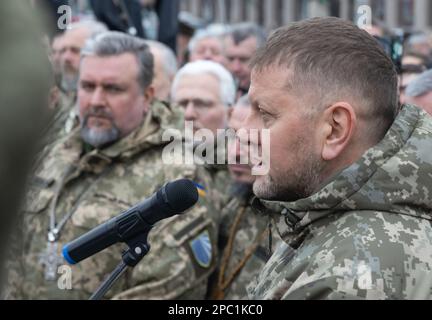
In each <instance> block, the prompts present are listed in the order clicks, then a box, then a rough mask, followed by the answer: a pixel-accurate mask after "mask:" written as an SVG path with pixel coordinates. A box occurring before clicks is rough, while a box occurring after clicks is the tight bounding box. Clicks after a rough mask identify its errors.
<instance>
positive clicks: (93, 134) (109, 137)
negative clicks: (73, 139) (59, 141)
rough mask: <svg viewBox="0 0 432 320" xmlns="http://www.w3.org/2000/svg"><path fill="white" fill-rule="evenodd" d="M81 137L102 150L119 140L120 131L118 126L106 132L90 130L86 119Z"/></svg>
mask: <svg viewBox="0 0 432 320" xmlns="http://www.w3.org/2000/svg"><path fill="white" fill-rule="evenodd" d="M81 137H82V139H83V140H84V142H86V143H88V144H89V145H91V146H93V147H95V148H101V147H104V146H106V145H108V144H111V143H113V142H115V141H117V140H119V138H120V130H119V129H118V128H117V127H116V126H113V127H112V128H111V129H109V130H104V131H100V130H94V129H90V128H88V127H87V119H86V120H85V121H84V123H83V125H82V127H81Z"/></svg>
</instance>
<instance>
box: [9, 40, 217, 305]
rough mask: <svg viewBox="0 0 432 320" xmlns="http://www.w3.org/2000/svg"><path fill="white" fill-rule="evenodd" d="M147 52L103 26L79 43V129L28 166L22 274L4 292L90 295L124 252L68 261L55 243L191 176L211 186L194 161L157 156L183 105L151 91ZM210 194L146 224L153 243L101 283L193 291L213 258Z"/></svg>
mask: <svg viewBox="0 0 432 320" xmlns="http://www.w3.org/2000/svg"><path fill="white" fill-rule="evenodd" d="M152 79H153V56H152V55H151V53H150V51H149V48H148V46H147V45H146V44H145V41H144V40H141V39H138V38H134V37H132V36H128V35H126V34H122V33H118V32H107V33H103V34H100V35H98V36H96V37H95V38H93V39H92V40H90V41H88V42H87V44H86V46H85V47H84V48H83V50H82V56H81V64H80V78H79V89H78V104H79V114H80V119H81V128H77V129H76V130H75V131H73V132H72V133H71V134H70V135H69V136H68V137H67V138H66V139H64V140H60V141H59V142H58V143H57V144H55V146H54V148H52V150H51V151H50V153H49V154H48V155H47V157H46V158H45V159H43V161H42V164H41V165H40V166H39V167H38V168H36V169H35V173H34V178H33V180H32V184H31V186H29V189H30V190H29V193H28V197H27V203H26V205H25V207H24V216H25V219H24V223H23V233H22V260H21V262H22V270H21V271H22V276H21V278H19V281H17V282H15V283H12V284H10V286H9V297H11V298H26V299H87V298H88V297H89V296H90V295H91V294H92V293H93V292H94V291H95V290H96V289H97V288H98V286H99V285H100V283H101V282H102V281H103V280H104V279H105V277H106V276H107V275H108V274H109V273H110V272H111V271H113V269H114V268H115V266H116V265H117V264H118V263H119V262H120V261H121V255H122V247H123V246H121V245H114V246H112V247H110V248H108V249H107V250H104V251H103V252H100V253H99V254H97V255H94V256H93V257H90V258H89V259H87V260H85V261H83V262H81V263H80V264H78V265H76V266H73V267H69V266H66V265H64V264H65V262H64V261H63V259H61V258H60V257H61V256H60V252H61V248H62V247H63V246H64V245H65V244H66V243H68V242H70V241H71V240H73V239H76V238H77V237H78V236H80V235H82V234H83V233H85V232H87V231H89V230H91V229H92V228H94V227H96V226H98V225H99V224H101V223H103V222H105V221H106V220H108V219H110V218H112V217H113V216H115V215H118V214H119V213H120V212H122V211H124V210H125V209H128V208H130V207H131V206H133V205H134V204H136V203H138V202H140V201H142V200H143V199H144V198H146V197H148V196H150V195H152V194H153V193H154V192H155V191H157V190H158V189H159V188H160V187H162V186H163V185H164V184H165V183H166V182H169V181H172V180H176V179H180V178H189V179H192V180H194V181H196V182H197V183H199V184H202V185H203V186H204V187H206V188H207V190H208V191H209V195H211V194H213V193H212V192H210V191H212V190H211V189H212V186H211V185H209V183H208V181H209V179H207V178H206V177H204V173H203V172H202V171H200V173H198V169H197V167H196V166H193V165H189V166H187V165H164V163H163V162H162V150H163V148H164V147H165V146H166V144H167V142H166V141H164V140H163V133H164V131H165V130H166V129H169V128H173V129H175V128H182V127H183V123H184V118H183V113H182V110H181V109H179V108H175V107H171V106H169V105H167V104H163V103H159V102H158V103H154V104H151V101H152V100H153V88H152V87H151V85H150V84H151V83H152ZM215 205H216V200H215V199H213V198H212V197H211V196H209V197H207V198H202V199H200V201H199V203H198V204H197V206H196V207H194V209H192V210H191V211H190V212H188V213H187V214H184V215H180V216H176V217H174V218H171V219H167V220H163V221H161V222H160V223H158V224H157V225H156V226H155V228H154V229H153V230H152V231H151V232H150V235H149V244H150V245H151V250H150V252H149V254H148V255H147V256H146V257H145V258H144V260H143V261H142V262H141V263H139V264H138V265H137V266H136V267H135V268H134V269H133V270H128V271H127V273H126V275H125V276H124V277H122V278H120V279H119V281H118V283H117V284H116V286H115V287H114V288H113V289H112V290H111V291H110V292H108V295H107V297H108V298H116V299H174V298H183V299H190V298H195V299H200V298H204V295H205V292H206V289H207V277H208V275H209V274H210V273H211V272H212V271H213V269H214V266H215V263H216V254H217V252H216V250H217V248H216V246H215V241H216V237H217V229H216V225H215V224H214V222H213V220H212V219H211V216H213V215H214V214H211V213H210V212H211V210H214V206H215Z"/></svg>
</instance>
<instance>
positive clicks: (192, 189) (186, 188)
mask: <svg viewBox="0 0 432 320" xmlns="http://www.w3.org/2000/svg"><path fill="white" fill-rule="evenodd" d="M165 192H166V197H167V200H168V203H169V206H170V207H171V208H173V209H175V210H177V211H178V212H179V213H180V212H184V211H186V210H188V209H190V208H191V207H193V206H194V205H195V204H196V203H197V202H198V199H199V194H198V188H197V185H196V184H195V183H194V182H192V181H191V180H188V179H181V180H177V181H174V182H170V183H168V184H167V185H166V186H165Z"/></svg>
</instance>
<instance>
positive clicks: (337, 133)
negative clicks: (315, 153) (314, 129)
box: [321, 102, 357, 161]
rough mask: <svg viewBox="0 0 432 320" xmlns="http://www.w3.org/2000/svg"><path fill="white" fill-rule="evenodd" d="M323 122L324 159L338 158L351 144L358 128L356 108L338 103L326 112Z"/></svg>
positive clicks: (344, 103)
mask: <svg viewBox="0 0 432 320" xmlns="http://www.w3.org/2000/svg"><path fill="white" fill-rule="evenodd" d="M322 119H323V122H322V133H323V135H322V137H323V140H322V141H323V144H322V154H321V156H322V158H323V159H324V160H326V161H331V160H334V159H336V158H338V157H339V156H340V155H341V154H342V153H343V152H344V150H346V148H347V146H348V145H349V143H350V142H351V140H352V138H353V135H354V132H355V129H356V127H357V117H356V114H355V111H354V108H353V107H352V106H351V105H350V104H349V103H346V102H337V103H335V104H333V105H332V106H331V107H329V108H328V109H326V110H325V111H324V115H323V118H322Z"/></svg>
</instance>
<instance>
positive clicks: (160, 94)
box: [146, 40, 178, 101]
mask: <svg viewBox="0 0 432 320" xmlns="http://www.w3.org/2000/svg"><path fill="white" fill-rule="evenodd" d="M146 43H147V45H148V46H149V48H150V52H151V53H152V54H153V58H154V79H153V83H152V87H153V88H154V90H155V98H156V99H158V100H161V101H170V91H171V85H172V82H173V80H174V77H175V74H176V72H177V69H178V67H177V58H176V56H175V53H174V51H172V50H171V49H170V48H169V47H168V46H166V45H165V44H163V43H162V42H158V41H153V40H146Z"/></svg>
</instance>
